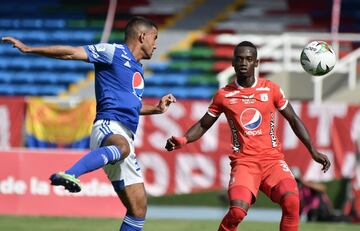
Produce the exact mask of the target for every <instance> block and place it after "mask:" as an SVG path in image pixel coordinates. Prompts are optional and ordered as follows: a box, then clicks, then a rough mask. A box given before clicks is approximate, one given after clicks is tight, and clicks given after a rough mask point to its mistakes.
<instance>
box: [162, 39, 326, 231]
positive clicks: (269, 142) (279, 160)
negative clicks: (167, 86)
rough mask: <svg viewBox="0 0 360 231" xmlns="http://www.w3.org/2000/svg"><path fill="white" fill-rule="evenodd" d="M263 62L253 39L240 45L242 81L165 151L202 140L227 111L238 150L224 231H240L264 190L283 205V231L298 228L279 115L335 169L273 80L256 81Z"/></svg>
mask: <svg viewBox="0 0 360 231" xmlns="http://www.w3.org/2000/svg"><path fill="white" fill-rule="evenodd" d="M258 63H259V60H258V59H257V49H256V47H255V46H254V45H253V44H252V43H251V42H248V41H244V42H241V43H239V44H238V45H237V46H236V47H235V49H234V57H233V61H232V66H233V67H234V69H235V72H236V80H235V81H234V82H232V83H230V84H228V85H227V86H225V87H223V88H221V89H220V90H218V91H217V92H216V93H215V95H214V97H213V100H212V103H211V105H210V106H209V109H208V112H207V113H206V114H205V115H204V116H203V117H202V118H201V119H200V120H199V121H198V122H197V123H195V124H194V125H193V126H192V127H191V128H190V129H189V130H188V131H187V132H186V133H185V135H184V136H182V137H174V136H173V137H171V138H169V139H168V140H167V143H166V147H165V148H166V149H167V150H168V151H171V150H174V149H177V148H181V147H182V146H184V145H185V144H186V143H191V142H194V141H196V140H198V139H199V138H200V137H201V136H202V135H203V134H204V133H205V132H206V131H207V130H208V129H209V128H210V127H211V126H212V125H213V124H214V123H215V121H216V120H217V118H219V116H220V114H221V113H225V116H226V118H227V120H228V124H229V126H230V129H231V132H232V144H233V152H232V154H230V160H231V177H230V182H229V188H228V195H229V199H230V208H229V211H228V213H227V214H226V215H225V216H224V218H223V220H222V222H221V224H220V227H219V229H218V230H219V231H235V230H236V229H237V226H238V224H239V223H240V222H241V221H242V220H243V218H244V217H245V216H246V214H247V211H248V209H249V207H250V206H251V205H252V204H253V203H254V202H255V199H256V196H257V194H258V191H259V189H260V190H261V191H262V192H264V193H265V194H266V195H267V196H268V197H269V198H270V199H271V200H272V201H274V202H275V203H278V204H279V205H280V206H281V209H282V218H281V223H280V230H282V231H284V230H286V231H293V230H298V224H299V196H298V189H297V185H296V181H295V179H294V176H293V175H292V173H291V171H290V169H289V167H288V166H287V164H286V162H285V161H284V154H283V153H282V151H281V144H280V143H279V140H278V138H277V136H276V124H275V121H276V120H275V115H276V111H279V112H280V113H281V114H282V115H283V116H284V117H285V118H286V119H287V120H288V122H289V124H290V126H291V128H292V130H293V131H294V132H295V134H296V135H297V137H298V138H299V139H300V140H301V141H302V143H303V144H304V145H305V146H306V147H307V149H308V151H309V153H310V154H311V156H312V158H313V159H314V160H315V161H316V162H318V163H320V164H321V165H322V170H323V171H324V172H326V171H327V170H328V169H329V167H330V161H329V159H328V158H327V156H325V155H324V154H322V153H319V152H318V151H317V150H316V149H315V147H314V146H313V144H312V141H311V139H310V136H309V133H308V131H307V129H306V128H305V126H304V124H303V122H302V121H301V120H300V118H299V117H298V116H297V115H296V113H295V112H294V110H293V108H292V106H291V104H290V103H289V101H288V100H287V99H286V98H285V96H284V93H283V91H282V90H281V88H280V87H279V86H278V85H276V84H275V83H273V82H271V81H269V80H265V79H257V78H255V76H254V70H255V68H256V67H257V66H258Z"/></svg>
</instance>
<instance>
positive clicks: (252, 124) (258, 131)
mask: <svg viewBox="0 0 360 231" xmlns="http://www.w3.org/2000/svg"><path fill="white" fill-rule="evenodd" d="M287 104H288V100H287V99H286V98H285V96H284V93H283V91H282V90H281V88H280V87H279V86H278V85H277V84H275V83H274V82H271V81H269V80H264V79H256V80H255V83H254V84H253V86H251V87H249V88H244V87H241V86H240V85H238V83H237V82H236V81H234V82H233V83H230V84H228V85H227V86H225V87H223V88H221V89H219V90H218V91H217V92H216V94H215V95H214V97H213V101H212V103H211V105H210V106H209V111H208V114H209V115H211V116H213V117H218V116H220V114H221V113H225V116H226V118H227V121H228V124H229V126H230V129H231V132H232V144H233V150H234V152H233V153H232V154H231V155H230V159H231V160H235V159H237V158H239V157H241V156H254V157H255V156H256V157H262V158H264V157H266V156H268V155H271V157H274V158H278V157H281V158H283V154H282V153H281V145H280V143H279V139H278V138H277V136H276V129H275V126H276V125H275V121H276V120H275V116H276V111H277V110H283V109H284V108H285V107H286V106H287Z"/></svg>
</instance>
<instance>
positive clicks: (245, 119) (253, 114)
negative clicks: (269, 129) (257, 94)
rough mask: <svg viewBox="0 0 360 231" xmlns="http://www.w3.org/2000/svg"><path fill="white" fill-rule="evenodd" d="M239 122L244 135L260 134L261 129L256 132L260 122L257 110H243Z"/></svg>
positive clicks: (260, 118) (260, 117) (260, 116)
mask: <svg viewBox="0 0 360 231" xmlns="http://www.w3.org/2000/svg"><path fill="white" fill-rule="evenodd" d="M240 122H241V124H242V126H243V127H244V129H245V134H246V135H252V136H256V135H261V134H262V130H261V129H259V130H256V129H257V128H258V127H259V126H260V124H261V122H262V115H261V113H260V112H259V111H258V110H257V109H255V108H247V109H245V110H244V111H243V112H242V113H241V115H240Z"/></svg>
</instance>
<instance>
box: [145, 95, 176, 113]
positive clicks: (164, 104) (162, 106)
mask: <svg viewBox="0 0 360 231" xmlns="http://www.w3.org/2000/svg"><path fill="white" fill-rule="evenodd" d="M172 103H176V98H175V97H174V96H173V95H172V94H167V95H165V96H163V97H162V98H161V99H160V101H159V103H158V104H157V105H149V104H143V105H142V107H141V111H140V114H141V115H152V114H162V113H164V112H166V111H167V110H168V108H169V106H170V105H171V104H172Z"/></svg>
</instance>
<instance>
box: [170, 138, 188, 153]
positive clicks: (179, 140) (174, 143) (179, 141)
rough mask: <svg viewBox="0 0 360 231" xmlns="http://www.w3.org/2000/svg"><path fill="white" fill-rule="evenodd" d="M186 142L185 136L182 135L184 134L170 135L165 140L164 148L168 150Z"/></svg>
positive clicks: (179, 146)
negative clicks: (178, 135)
mask: <svg viewBox="0 0 360 231" xmlns="http://www.w3.org/2000/svg"><path fill="white" fill-rule="evenodd" d="M186 143H187V139H186V137H184V136H181V137H177V136H172V137H171V138H169V139H168V140H167V142H166V146H165V148H166V150H168V151H172V150H174V149H178V148H181V147H182V146H184V145H185V144H186Z"/></svg>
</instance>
